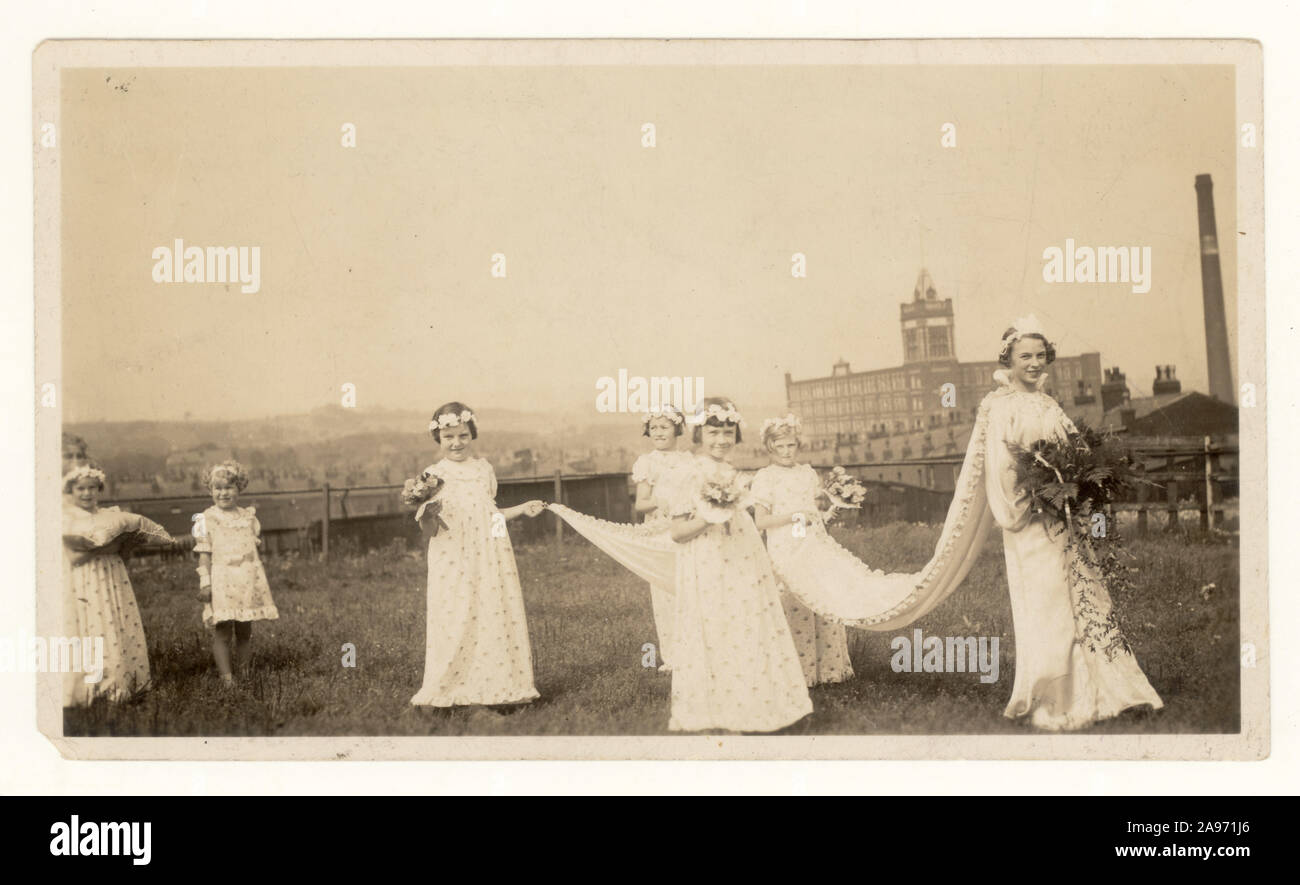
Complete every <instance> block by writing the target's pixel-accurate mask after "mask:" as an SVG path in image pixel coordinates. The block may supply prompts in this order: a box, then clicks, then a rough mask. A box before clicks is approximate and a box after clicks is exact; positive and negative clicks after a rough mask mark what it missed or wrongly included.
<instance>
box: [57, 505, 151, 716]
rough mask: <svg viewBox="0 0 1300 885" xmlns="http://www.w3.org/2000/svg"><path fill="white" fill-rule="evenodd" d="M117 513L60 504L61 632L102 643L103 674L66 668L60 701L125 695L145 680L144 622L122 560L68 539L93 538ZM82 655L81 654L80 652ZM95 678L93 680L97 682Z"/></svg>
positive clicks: (76, 703) (81, 645)
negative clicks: (82, 548)
mask: <svg viewBox="0 0 1300 885" xmlns="http://www.w3.org/2000/svg"><path fill="white" fill-rule="evenodd" d="M119 513H120V511H119V510H118V508H116V507H101V508H97V509H96V510H93V511H88V510H85V509H83V508H81V507H78V506H77V505H75V504H72V503H70V502H67V501H65V502H64V506H63V534H64V535H65V541H64V546H63V586H64V596H63V625H64V626H63V631H64V637H65V638H66V639H71V638H73V637H77V638H78V639H80V640H81V642H80V643H79V646H78V648H79V650H84V649H85V648H86V647H87V644H88V643H89V644H90V647H91V648H92V649H93V648H94V647H95V646H94V644H95V643H96V642H98V641H100V640H101V638H102V643H103V672H102V673H97V672H87V671H88V670H90V669H91V668H90V667H87V666H85V662H84V660H83V662H82V664H83V666H82V667H81V668H80V669H79V670H65V673H64V677H63V705H64V706H65V707H69V706H84V705H86V704H89V703H90V702H91V701H93V700H94V699H95V698H99V697H104V698H108V699H109V700H112V701H121V700H125V699H127V698H129V697H130V696H131V695H133V694H135V693H136V692H137V691H140V690H141V689H143V688H145V687H146V686H147V685H148V683H149V653H148V646H147V645H146V642H145V636H144V624H143V623H142V622H141V620H140V609H139V607H138V606H137V605H136V601H135V591H134V590H133V589H132V587H131V579H130V578H129V577H127V573H126V564H125V563H123V562H122V557H121V556H119V555H118V554H117V553H115V552H112V553H110V552H100V553H94V552H85V551H79V550H77V549H75V548H74V547H72V546H69V544H68V543H67V537H76V536H80V537H82V538H92V537H93V536H95V535H96V534H97V533H99V532H100V531H102V530H103V529H104V527H105V524H106V523H107V522H109V521H111V520H112V519H113V518H114V517H115V516H116V515H118V514H119ZM83 658H84V655H83ZM96 677H98V680H97V681H96Z"/></svg>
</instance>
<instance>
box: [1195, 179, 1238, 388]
mask: <svg viewBox="0 0 1300 885" xmlns="http://www.w3.org/2000/svg"><path fill="white" fill-rule="evenodd" d="M1196 210H1197V217H1198V219H1199V221H1200V225H1201V295H1202V297H1203V299H1204V302H1205V365H1206V369H1207V370H1208V371H1209V373H1210V396H1212V397H1214V398H1215V399H1217V400H1220V401H1222V402H1225V403H1232V402H1235V400H1236V398H1235V396H1234V395H1233V394H1234V389H1233V386H1232V363H1231V361H1230V360H1229V358H1228V321H1227V319H1226V318H1225V316H1224V311H1223V277H1222V276H1221V275H1220V273H1219V236H1218V233H1217V232H1216V230H1215V225H1214V184H1213V183H1212V182H1211V181H1210V176H1208V175H1198V176H1196Z"/></svg>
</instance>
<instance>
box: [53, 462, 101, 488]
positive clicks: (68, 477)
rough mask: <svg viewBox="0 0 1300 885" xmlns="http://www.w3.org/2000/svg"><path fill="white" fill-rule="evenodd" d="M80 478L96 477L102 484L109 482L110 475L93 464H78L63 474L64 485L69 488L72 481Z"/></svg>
mask: <svg viewBox="0 0 1300 885" xmlns="http://www.w3.org/2000/svg"><path fill="white" fill-rule="evenodd" d="M79 479H96V480H99V484H100V485H101V486H102V485H106V484H107V482H108V475H107V474H105V473H104V471H102V470H100V469H99V468H98V467H95V466H93V465H91V464H78V465H77V466H76V467H74V468H72V469H71V470H69V471H68V472H67V473H65V474H63V487H64V488H67V487H68V485H69V484H70V483H74V482H76V481H77V480H79Z"/></svg>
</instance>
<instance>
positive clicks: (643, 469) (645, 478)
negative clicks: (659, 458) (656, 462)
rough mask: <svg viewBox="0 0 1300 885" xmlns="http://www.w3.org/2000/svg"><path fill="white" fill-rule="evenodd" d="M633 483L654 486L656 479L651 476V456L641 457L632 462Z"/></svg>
mask: <svg viewBox="0 0 1300 885" xmlns="http://www.w3.org/2000/svg"><path fill="white" fill-rule="evenodd" d="M632 482H634V483H637V484H638V485H639V484H641V483H643V482H648V483H650V484H651V485H654V477H653V476H651V474H650V456H649V455H641V456H639V457H638V458H637V459H636V460H635V461H633V462H632Z"/></svg>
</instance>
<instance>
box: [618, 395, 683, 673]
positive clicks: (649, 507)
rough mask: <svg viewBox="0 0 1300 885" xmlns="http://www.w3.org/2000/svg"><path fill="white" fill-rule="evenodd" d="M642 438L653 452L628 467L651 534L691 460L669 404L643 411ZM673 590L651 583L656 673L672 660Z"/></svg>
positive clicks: (663, 522)
mask: <svg viewBox="0 0 1300 885" xmlns="http://www.w3.org/2000/svg"><path fill="white" fill-rule="evenodd" d="M641 424H642V431H641V433H642V436H647V437H649V438H650V441H651V443H653V444H654V449H652V450H651V451H649V452H646V453H645V454H644V455H641V456H640V457H638V458H637V459H636V461H635V462H633V464H632V481H633V482H635V483H636V512H637V513H643V514H645V522H644V525H645V528H646V530H647V531H649V532H652V533H657V532H661V531H662V532H667V531H668V528H669V522H670V520H669V516H668V512H667V509H666V508H667V503H668V501H670V500H671V498H672V495H673V491H672V483H673V477H674V475H675V474H678V473H680V472H681V470H682V468H683V467H688V466H689V465H690V464H691V463H692V462H693V460H694V458H693V456H692V455H691V453H690V452H682V451H678V449H677V440H678V438H679V437H680V436H681V435H682V431H683V429H684V427H685V424H686V420H685V416H684V415H683V414H682V413H681V411H680V410H679V409H677V408H676V407H675V406H672V405H665V406H664V407H663V408H662V409H660V410H659V411H657V412H647V413H646V416H645V418H644V419H643V420H642V422H641ZM674 604H675V603H674V601H673V588H672V585H671V584H662V583H657V582H651V584H650V605H651V608H652V610H653V611H654V619H655V632H656V633H657V634H658V637H659V648H658V650H659V660H660V661H661V663H660V666H659V671H660V672H661V673H666V672H670V671H671V664H672V660H673V606H674Z"/></svg>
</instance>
